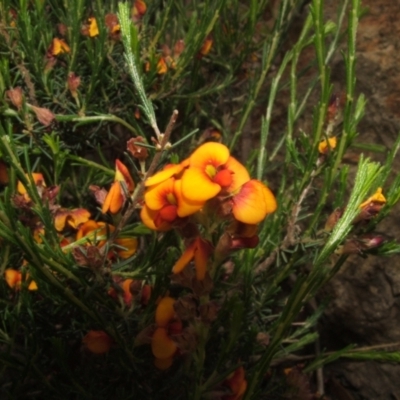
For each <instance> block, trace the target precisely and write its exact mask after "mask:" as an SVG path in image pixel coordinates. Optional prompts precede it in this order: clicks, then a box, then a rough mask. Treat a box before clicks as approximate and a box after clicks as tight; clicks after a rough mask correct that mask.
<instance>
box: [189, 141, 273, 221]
mask: <svg viewBox="0 0 400 400" xmlns="http://www.w3.org/2000/svg"><path fill="white" fill-rule="evenodd" d="M188 162H189V165H188V168H187V169H185V171H184V172H183V175H182V195H183V197H184V198H186V199H188V200H190V201H207V200H210V199H212V198H214V197H216V196H221V197H224V196H225V198H226V201H227V202H228V203H229V205H230V207H231V211H232V214H233V216H234V217H235V218H236V219H237V220H238V221H240V222H243V223H246V224H257V223H258V222H261V221H262V220H263V219H264V218H265V216H266V215H267V214H270V213H272V212H274V211H275V210H276V207H277V204H276V200H275V197H274V195H273V194H272V192H271V191H270V190H269V189H268V188H267V187H266V186H265V185H264V184H263V183H262V182H260V181H258V180H255V179H250V176H249V173H248V172H247V170H246V168H245V167H244V166H243V165H242V164H241V163H240V162H239V161H237V160H236V159H235V158H234V157H232V156H230V154H229V150H228V148H227V147H226V146H225V145H223V144H221V143H215V142H207V143H205V144H203V145H201V146H200V147H199V148H197V149H196V150H195V151H194V152H193V154H192V155H191V156H190V157H189V161H188Z"/></svg>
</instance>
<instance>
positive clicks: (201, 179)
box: [181, 143, 221, 203]
mask: <svg viewBox="0 0 400 400" xmlns="http://www.w3.org/2000/svg"><path fill="white" fill-rule="evenodd" d="M216 144H217V143H216ZM181 189H182V195H183V196H184V197H185V198H186V199H187V200H189V201H192V202H193V201H194V202H198V203H201V202H206V201H207V200H210V199H212V198H213V197H215V196H216V195H217V194H218V193H219V192H220V191H221V186H220V185H218V184H217V183H215V182H213V181H212V180H211V179H210V177H209V176H208V175H207V173H206V172H205V170H204V169H202V168H196V167H195V168H192V167H189V168H188V169H187V170H186V171H185V172H184V174H183V176H182V187H181Z"/></svg>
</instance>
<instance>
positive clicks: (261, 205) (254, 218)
mask: <svg viewBox="0 0 400 400" xmlns="http://www.w3.org/2000/svg"><path fill="white" fill-rule="evenodd" d="M232 203H233V205H232V212H233V215H234V217H235V218H236V219H237V220H238V221H240V222H243V223H245V224H257V223H259V222H261V221H262V220H263V219H264V218H265V217H266V216H267V214H270V213H271V212H274V211H275V210H276V207H277V204H276V200H275V197H274V195H273V194H272V192H271V191H270V190H269V189H268V188H267V187H266V186H265V185H264V184H263V183H262V182H260V181H257V180H255V179H253V180H250V181H249V182H247V183H245V184H244V185H243V186H242V187H241V189H240V191H239V193H238V194H236V195H235V196H234V197H233V199H232Z"/></svg>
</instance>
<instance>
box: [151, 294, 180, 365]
mask: <svg viewBox="0 0 400 400" xmlns="http://www.w3.org/2000/svg"><path fill="white" fill-rule="evenodd" d="M174 304H175V299H173V298H172V297H169V296H167V297H163V298H162V299H161V300H160V302H159V303H158V305H157V309H156V313H155V322H156V329H155V331H154V333H153V335H152V338H151V351H152V353H153V355H154V357H155V361H154V365H155V366H156V367H157V368H158V369H167V368H169V367H170V366H171V365H172V362H173V357H174V355H175V354H176V353H177V352H178V346H177V345H176V343H175V342H174V340H172V338H171V337H170V335H174V334H179V333H181V332H182V322H181V321H180V320H179V319H178V318H177V317H176V314H175V310H174Z"/></svg>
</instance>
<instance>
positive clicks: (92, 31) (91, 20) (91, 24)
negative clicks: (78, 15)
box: [88, 17, 99, 37]
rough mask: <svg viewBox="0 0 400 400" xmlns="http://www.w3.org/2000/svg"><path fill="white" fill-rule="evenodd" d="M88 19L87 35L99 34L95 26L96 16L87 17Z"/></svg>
mask: <svg viewBox="0 0 400 400" xmlns="http://www.w3.org/2000/svg"><path fill="white" fill-rule="evenodd" d="M88 21H89V36H90V37H95V36H98V35H99V27H98V26H97V21H96V18H94V17H91V18H89V19H88Z"/></svg>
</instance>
